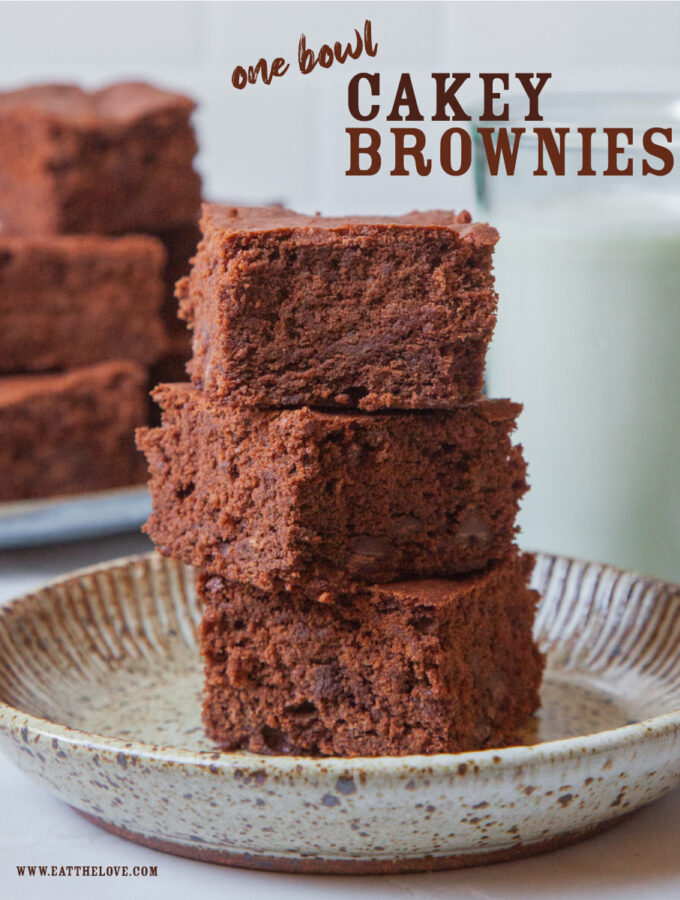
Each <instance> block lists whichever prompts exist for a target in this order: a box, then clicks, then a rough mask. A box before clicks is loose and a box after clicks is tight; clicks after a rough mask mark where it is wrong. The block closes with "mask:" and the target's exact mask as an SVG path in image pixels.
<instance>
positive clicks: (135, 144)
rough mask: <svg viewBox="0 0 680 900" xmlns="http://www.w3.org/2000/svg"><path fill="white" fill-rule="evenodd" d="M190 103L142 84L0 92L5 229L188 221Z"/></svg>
mask: <svg viewBox="0 0 680 900" xmlns="http://www.w3.org/2000/svg"><path fill="white" fill-rule="evenodd" d="M193 109H194V103H193V101H192V100H190V99H188V98H187V97H183V96H181V95H180V94H173V93H170V92H168V91H163V90H160V89H158V88H156V87H153V86H152V85H149V84H142V83H135V82H129V83H119V84H113V85H111V86H110V87H106V88H103V89H101V90H98V91H83V90H81V89H80V88H79V87H76V86H74V85H54V84H51V85H37V86H33V87H27V88H23V89H22V90H17V91H10V92H8V93H4V94H0V147H1V148H2V153H1V154H0V221H1V224H2V228H3V230H5V231H11V232H16V233H22V234H32V233H40V232H51V233H55V232H101V233H107V234H113V233H121V232H127V231H160V230H163V229H167V228H172V227H174V226H177V225H184V224H189V223H192V222H195V219H196V214H197V211H198V209H199V206H200V179H199V177H198V175H197V174H196V172H194V170H193V168H192V161H193V157H194V154H195V153H196V139H195V136H194V132H193V129H192V127H191V124H190V121H189V120H190V116H191V113H192V111H193Z"/></svg>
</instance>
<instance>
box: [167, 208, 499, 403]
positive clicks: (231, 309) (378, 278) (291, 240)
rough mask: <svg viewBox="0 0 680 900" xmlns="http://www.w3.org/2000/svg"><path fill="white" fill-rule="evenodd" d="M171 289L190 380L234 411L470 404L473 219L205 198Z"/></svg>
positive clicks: (477, 334)
mask: <svg viewBox="0 0 680 900" xmlns="http://www.w3.org/2000/svg"><path fill="white" fill-rule="evenodd" d="M201 226H202V231H203V240H202V241H201V244H200V245H199V249H198V253H197V256H196V259H195V263H194V266H193V269H192V272H191V274H190V276H189V277H188V279H185V280H183V281H181V282H180V283H179V285H178V296H179V298H180V304H181V310H182V315H183V316H185V317H186V319H187V320H188V322H189V324H190V327H191V328H193V332H194V337H193V352H194V359H193V361H192V363H191V374H192V378H193V380H194V383H195V384H196V385H197V386H199V387H202V388H204V389H205V391H206V392H207V393H208V394H209V395H210V396H211V397H213V398H214V399H217V400H222V401H228V402H229V403H230V404H232V405H243V406H252V405H260V406H300V405H308V406H320V407H324V406H348V407H359V408H360V409H363V410H368V411H372V410H377V409H381V408H394V409H430V408H436V407H443V408H450V407H453V406H456V405H458V404H460V403H463V402H470V401H474V400H476V399H478V398H479V396H480V391H481V387H482V381H483V373H484V362H485V353H486V348H487V345H488V343H489V341H490V339H491V335H492V331H493V326H494V324H495V318H496V294H495V292H494V288H493V276H492V272H491V256H492V251H493V247H494V245H495V243H496V241H497V239H498V234H497V232H496V231H495V229H493V228H491V227H490V226H488V225H482V224H478V223H472V222H471V218H470V215H469V213H465V212H463V213H460V214H458V215H457V214H455V213H448V212H442V211H434V212H427V213H411V214H409V215H406V216H401V217H397V218H387V217H385V218H378V217H372V218H342V219H328V218H323V217H321V216H303V215H299V214H296V213H293V212H290V211H288V210H285V209H282V208H277V207H271V208H270V207H267V208H237V207H231V208H229V207H223V206H217V205H214V204H206V205H205V206H204V208H203V216H202V220H201Z"/></svg>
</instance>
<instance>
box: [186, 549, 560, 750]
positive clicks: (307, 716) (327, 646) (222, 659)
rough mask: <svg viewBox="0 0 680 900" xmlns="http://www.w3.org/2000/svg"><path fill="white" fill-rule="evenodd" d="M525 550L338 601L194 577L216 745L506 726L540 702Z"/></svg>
mask: <svg viewBox="0 0 680 900" xmlns="http://www.w3.org/2000/svg"><path fill="white" fill-rule="evenodd" d="M532 561H533V558H532V557H530V556H521V557H520V556H517V555H515V554H511V555H510V556H509V557H508V558H507V559H506V560H504V561H503V562H501V563H499V564H498V565H496V566H495V567H494V568H492V569H491V570H490V571H488V572H486V573H483V574H476V575H471V576H467V577H461V578H458V579H455V580H442V579H437V580H429V581H406V582H402V583H399V584H388V585H378V586H373V587H370V588H367V589H365V590H361V591H360V592H358V593H357V594H356V595H355V596H354V597H352V598H351V599H350V598H348V599H347V600H346V602H344V603H342V604H336V605H329V604H324V603H315V602H314V601H311V600H308V599H306V598H305V597H302V596H300V595H299V594H298V593H297V592H293V593H278V594H274V595H269V594H265V593H261V592H258V591H257V590H255V589H254V588H249V587H244V586H242V585H237V584H235V583H233V582H229V581H226V580H225V579H223V578H221V577H220V576H218V575H213V574H209V573H206V574H203V575H201V576H200V577H199V595H200V598H201V600H202V602H203V609H204V612H203V621H202V624H201V647H202V652H203V655H204V659H205V694H204V705H203V712H204V721H205V725H206V728H207V732H208V735H209V737H210V738H212V739H213V740H214V741H216V742H217V743H218V744H220V745H222V746H223V747H225V748H226V749H229V750H235V749H243V750H245V749H247V750H252V751H254V752H256V753H267V752H270V753H292V754H312V755H315V756H316V755H320V756H328V755H337V756H378V755H388V754H389V755H403V754H408V753H456V752H459V751H464V750H478V749H482V748H485V747H501V746H503V745H507V744H512V743H515V742H517V740H518V732H519V730H520V728H521V727H522V726H523V725H525V724H526V722H527V720H528V718H529V717H530V716H531V714H532V713H533V712H534V711H535V710H536V709H537V708H538V705H539V698H538V689H539V685H540V679H541V671H542V667H543V658H542V656H541V654H540V653H539V651H538V649H537V648H536V646H535V644H534V642H533V640H532V633H531V632H532V624H533V619H534V612H535V606H536V602H537V599H538V595H537V594H536V592H535V591H532V590H529V589H528V588H527V587H526V582H527V578H528V576H529V573H530V570H531V567H532Z"/></svg>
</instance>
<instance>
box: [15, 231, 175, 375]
mask: <svg viewBox="0 0 680 900" xmlns="http://www.w3.org/2000/svg"><path fill="white" fill-rule="evenodd" d="M164 265H165V253H164V250H163V246H162V245H161V243H160V241H157V240H155V239H154V238H152V237H146V236H143V235H135V236H130V237H120V238H112V237H92V236H83V235H67V236H43V237H7V236H4V235H0V372H12V373H15V372H42V371H47V370H50V369H71V368H77V367H79V366H86V365H90V364H92V363H96V362H101V361H102V360H106V359H132V360H135V361H136V362H139V363H142V364H145V365H148V364H150V363H152V362H154V361H155V360H156V359H158V358H159V357H160V356H161V354H162V353H163V352H164V351H165V350H166V349H167V346H166V335H165V329H164V326H163V323H162V320H161V307H162V304H163V301H164V298H163V283H162V280H161V276H162V272H163V267H164Z"/></svg>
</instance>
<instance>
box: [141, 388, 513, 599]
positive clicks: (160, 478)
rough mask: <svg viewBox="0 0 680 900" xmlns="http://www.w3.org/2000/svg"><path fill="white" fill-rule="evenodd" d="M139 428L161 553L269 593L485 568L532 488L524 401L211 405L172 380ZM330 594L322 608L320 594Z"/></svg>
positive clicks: (507, 538)
mask: <svg viewBox="0 0 680 900" xmlns="http://www.w3.org/2000/svg"><path fill="white" fill-rule="evenodd" d="M154 397H155V399H156V400H157V401H158V402H159V403H160V405H161V407H162V408H163V410H164V413H163V424H162V426H161V427H160V428H153V429H148V428H147V429H141V430H140V431H139V432H138V446H139V448H140V449H141V450H143V451H144V453H145V454H146V456H147V458H148V460H149V465H150V471H151V481H150V488H151V494H152V499H153V514H152V515H151V517H150V519H149V521H148V522H147V524H146V526H145V528H146V531H147V533H148V534H149V535H150V536H151V538H152V539H153V541H154V543H155V544H156V546H157V547H158V549H159V550H160V552H161V553H163V554H165V555H167V556H172V557H177V558H179V559H182V560H183V561H184V562H186V563H189V564H191V565H194V566H198V567H201V568H205V569H208V570H209V571H210V572H212V573H216V574H220V575H224V576H226V577H227V578H228V579H230V580H232V581H236V582H242V583H248V584H251V585H254V586H256V587H260V588H262V589H265V590H269V589H280V588H293V587H297V588H300V589H301V590H303V591H305V592H306V593H308V594H312V595H316V596H319V595H323V593H324V592H326V591H328V592H330V593H333V592H335V591H336V590H339V589H342V587H343V584H350V583H352V582H367V583H380V582H387V581H392V580H398V579H405V578H418V577H427V576H431V575H437V576H447V575H454V574H456V573H463V572H470V571H475V570H479V569H484V568H485V567H486V566H488V565H489V564H490V563H492V562H494V561H496V560H499V559H502V558H503V557H504V556H506V554H507V552H508V549H509V547H510V544H511V543H512V539H513V535H514V532H515V525H514V521H515V515H516V513H517V508H518V503H519V499H520V497H521V496H522V494H523V493H524V492H525V490H526V489H527V484H526V480H525V463H524V460H523V458H522V453H521V447H519V446H513V445H512V442H511V440H510V433H511V431H512V430H513V429H514V427H515V420H516V418H517V415H518V414H519V412H520V410H521V406H520V405H519V404H516V403H511V402H510V401H509V400H485V401H482V402H480V403H479V404H477V405H475V406H474V407H461V408H458V409H454V410H450V411H446V412H444V411H437V412H434V411H432V412H422V413H416V412H408V413H383V414H379V415H366V414H362V413H356V414H354V413H328V412H319V411H312V410H310V409H308V408H304V407H303V408H301V409H291V410H259V409H253V408H236V407H225V406H221V405H217V404H214V403H212V402H211V401H210V400H208V399H207V398H206V396H205V395H204V394H203V393H202V392H201V391H199V390H198V389H196V388H195V387H193V386H192V385H190V384H171V385H161V386H160V387H158V388H157V389H156V391H155V393H154ZM322 599H323V597H322Z"/></svg>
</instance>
